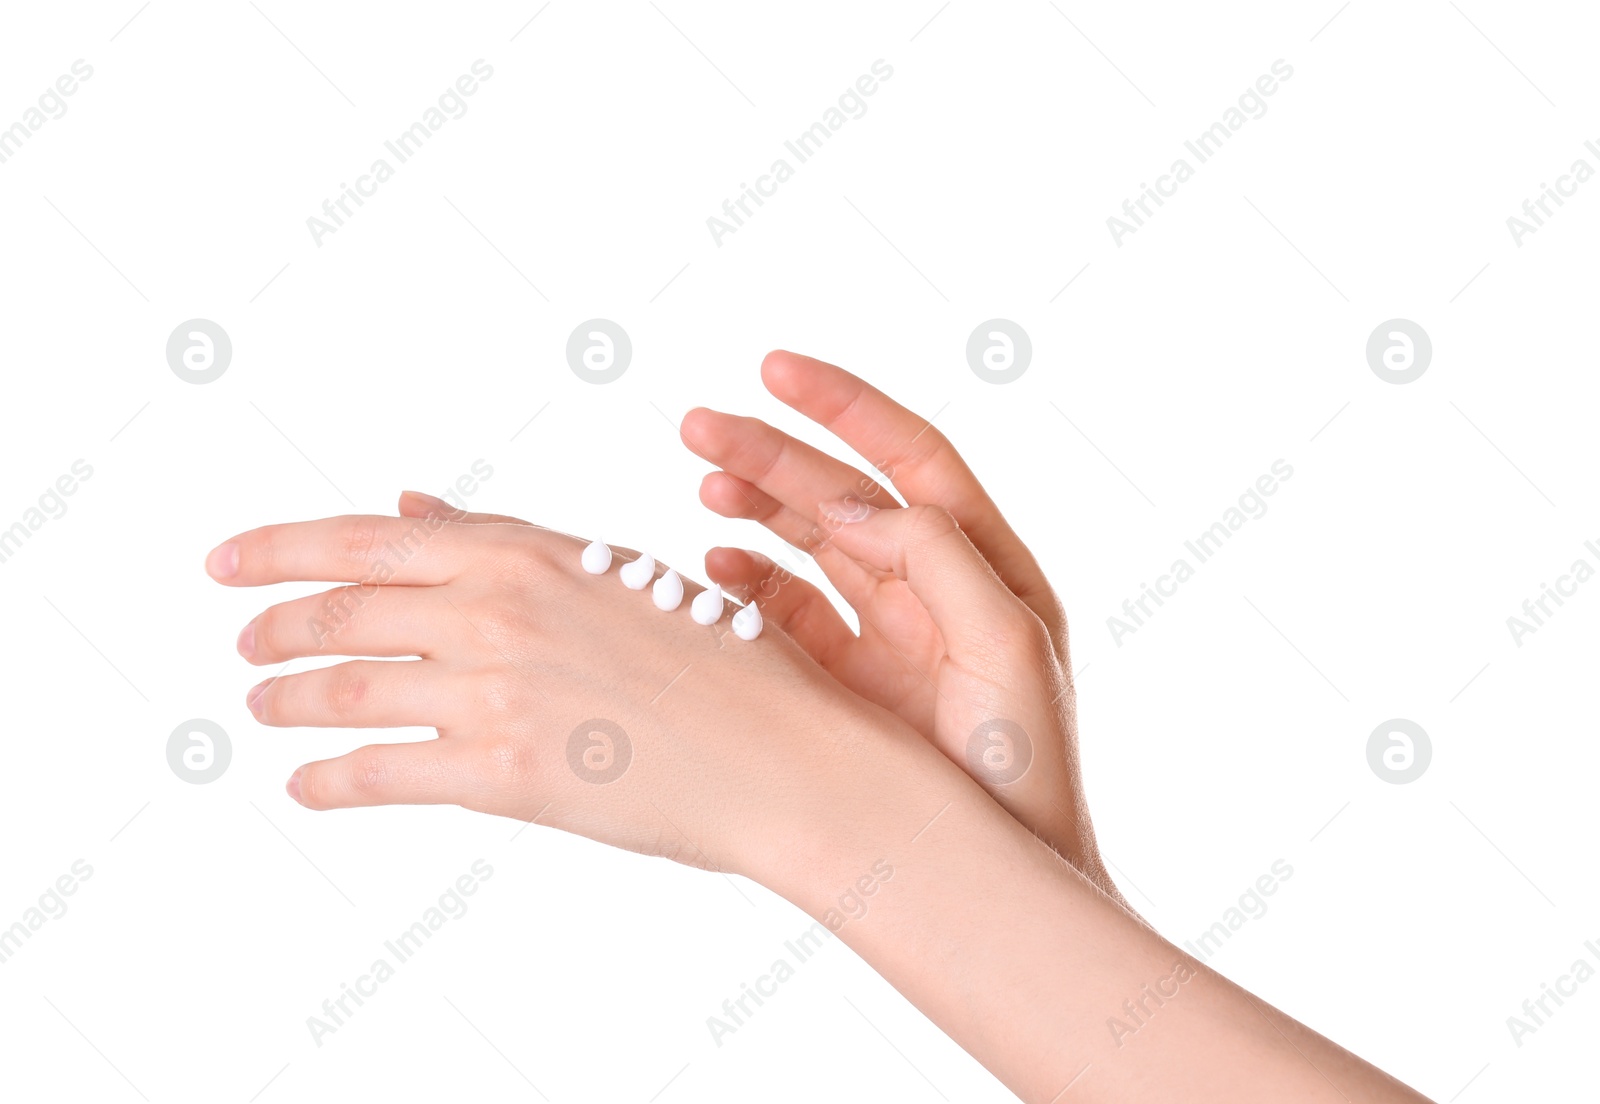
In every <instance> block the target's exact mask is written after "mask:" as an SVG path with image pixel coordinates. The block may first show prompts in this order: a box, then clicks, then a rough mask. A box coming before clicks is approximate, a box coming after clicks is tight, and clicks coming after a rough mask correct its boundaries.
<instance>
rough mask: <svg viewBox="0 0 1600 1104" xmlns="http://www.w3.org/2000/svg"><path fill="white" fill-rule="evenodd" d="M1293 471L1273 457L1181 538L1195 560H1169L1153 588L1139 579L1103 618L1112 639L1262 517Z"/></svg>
mask: <svg viewBox="0 0 1600 1104" xmlns="http://www.w3.org/2000/svg"><path fill="white" fill-rule="evenodd" d="M1293 475H1294V468H1292V467H1291V466H1290V465H1289V462H1288V461H1287V460H1274V461H1273V462H1272V467H1271V468H1270V469H1269V471H1268V472H1266V473H1263V474H1262V475H1261V477H1260V478H1258V479H1257V480H1256V481H1255V483H1254V484H1252V485H1251V486H1250V487H1249V488H1247V489H1246V490H1245V492H1244V493H1243V494H1242V495H1240V496H1239V499H1238V504H1237V505H1234V506H1229V507H1228V508H1227V509H1226V510H1224V511H1223V512H1222V517H1221V519H1220V520H1218V521H1214V522H1212V523H1211V526H1210V528H1208V529H1206V530H1204V531H1202V532H1201V533H1200V534H1199V535H1198V536H1196V537H1195V538H1194V539H1193V540H1187V541H1184V542H1183V547H1184V549H1185V550H1187V551H1188V553H1189V555H1191V556H1193V557H1194V561H1195V562H1194V563H1192V564H1191V563H1190V562H1189V560H1188V558H1187V557H1184V556H1179V557H1178V558H1177V559H1176V560H1174V561H1172V566H1171V567H1170V568H1169V569H1168V571H1167V573H1166V574H1164V575H1160V576H1157V578H1156V582H1155V587H1154V588H1152V587H1151V586H1150V585H1149V584H1147V583H1140V584H1139V596H1138V597H1137V598H1128V599H1125V600H1124V601H1123V603H1122V616H1121V617H1118V616H1116V615H1112V616H1111V617H1108V618H1106V628H1108V629H1110V630H1111V639H1112V640H1114V641H1115V642H1116V645H1117V647H1119V648H1120V647H1122V640H1123V638H1124V637H1127V636H1132V635H1133V634H1134V633H1136V632H1138V631H1139V630H1140V629H1141V628H1143V627H1144V625H1145V623H1146V622H1147V621H1148V620H1149V619H1150V618H1151V617H1153V616H1154V615H1155V610H1154V609H1151V608H1150V604H1151V603H1152V602H1154V603H1155V605H1156V608H1157V609H1159V608H1160V607H1162V606H1164V605H1166V601H1165V599H1167V598H1171V597H1173V596H1174V595H1175V594H1177V593H1178V587H1179V585H1180V584H1182V583H1186V582H1188V581H1189V580H1190V579H1192V578H1194V574H1195V568H1196V566H1197V565H1198V564H1203V563H1205V562H1206V561H1207V560H1209V559H1211V557H1213V556H1215V555H1216V554H1217V553H1218V552H1220V551H1221V550H1222V546H1223V545H1224V544H1226V543H1227V542H1228V541H1230V540H1232V539H1233V535H1234V534H1235V533H1237V532H1238V531H1239V530H1241V529H1243V528H1244V526H1245V523H1246V522H1247V521H1250V520H1252V519H1257V518H1262V517H1265V516H1266V513H1267V501H1266V500H1267V497H1269V496H1271V495H1274V494H1277V493H1278V487H1279V485H1280V484H1282V483H1287V482H1288V481H1289V479H1290V478H1291V477H1292V476H1293Z"/></svg>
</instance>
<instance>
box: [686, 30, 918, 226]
mask: <svg viewBox="0 0 1600 1104" xmlns="http://www.w3.org/2000/svg"><path fill="white" fill-rule="evenodd" d="M893 76H894V66H892V65H890V64H889V63H888V62H887V61H884V60H883V59H882V58H879V59H878V60H876V61H874V62H873V63H872V65H871V71H870V72H868V73H863V74H861V75H860V76H859V77H857V78H856V81H855V83H854V84H853V85H851V86H850V87H849V88H846V89H845V90H844V91H843V92H841V93H840V94H839V99H838V101H837V106H835V107H830V108H828V109H827V110H826V111H824V112H823V113H822V118H821V119H819V120H818V121H817V122H815V123H812V124H811V125H810V126H809V127H807V128H806V129H805V130H802V131H801V132H800V133H799V134H797V135H796V136H795V137H794V138H791V139H789V140H788V141H785V142H784V143H783V148H784V149H785V150H786V151H788V153H789V154H790V155H792V156H793V157H794V164H790V163H789V159H788V157H779V158H778V159H777V160H775V161H773V162H772V165H771V167H770V168H768V169H767V171H766V172H764V173H762V174H761V175H760V176H758V177H756V182H755V184H754V185H750V184H744V183H741V184H740V185H739V194H738V196H737V197H736V198H734V199H725V200H723V201H722V216H721V217H718V216H717V215H712V216H711V217H709V218H707V219H706V229H707V230H710V231H711V241H712V243H713V244H714V245H716V247H717V248H718V249H721V248H722V239H723V238H725V237H727V236H728V235H730V234H735V233H737V232H738V231H739V228H740V227H742V226H743V225H744V224H745V220H746V219H748V218H750V217H751V216H752V215H754V214H755V212H754V211H752V210H751V209H750V204H752V203H754V204H755V205H756V206H757V207H761V206H764V205H765V201H766V200H768V199H771V198H772V197H773V196H775V195H777V194H778V186H779V185H781V184H786V183H788V182H789V180H790V179H791V178H792V177H793V176H794V171H795V165H803V164H805V163H806V162H807V161H809V160H811V158H812V157H813V156H815V155H816V154H817V152H818V151H820V150H821V149H822V147H823V146H824V145H826V144H827V142H828V140H829V139H830V138H832V137H833V136H834V135H835V134H837V133H839V131H840V130H842V129H843V128H844V125H845V123H847V122H849V121H850V120H851V119H859V118H861V117H862V116H863V115H865V114H866V113H867V97H868V96H872V95H874V94H876V93H877V91H878V87H879V83H880V82H882V81H887V80H888V79H889V78H891V77H893Z"/></svg>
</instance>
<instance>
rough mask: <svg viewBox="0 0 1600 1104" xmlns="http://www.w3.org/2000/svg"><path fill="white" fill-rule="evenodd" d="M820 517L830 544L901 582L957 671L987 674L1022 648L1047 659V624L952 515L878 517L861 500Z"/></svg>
mask: <svg viewBox="0 0 1600 1104" xmlns="http://www.w3.org/2000/svg"><path fill="white" fill-rule="evenodd" d="M822 511H823V518H824V521H825V524H826V525H827V526H828V528H829V529H830V530H831V535H830V536H829V538H828V540H829V543H831V544H833V545H834V546H835V547H837V548H838V549H839V550H840V551H841V552H843V553H845V554H846V555H848V556H850V557H851V558H853V559H855V560H857V561H859V562H861V563H863V564H866V565H867V566H868V567H871V568H875V569H876V570H878V571H882V572H886V573H888V574H890V575H893V576H895V577H896V578H899V579H901V580H903V581H904V582H905V584H906V585H907V587H909V588H910V590H911V593H912V594H913V595H914V596H915V597H916V599H917V600H918V601H919V602H921V603H922V606H923V608H924V609H926V610H927V611H928V616H929V617H930V618H932V620H933V623H934V626H935V627H936V628H937V629H938V630H939V633H940V635H941V636H943V637H944V640H945V649H946V651H947V652H948V653H949V655H950V657H951V658H952V659H954V660H956V661H957V662H958V663H961V662H962V661H963V660H969V659H970V660H972V661H973V665H974V666H977V667H984V666H988V665H990V664H993V663H994V662H995V660H997V659H1001V658H1009V656H1010V655H1014V654H1015V652H1014V651H1013V650H1012V649H1014V648H1015V647H1016V645H1017V644H1019V643H1026V644H1029V645H1034V646H1040V647H1042V648H1043V649H1044V651H1045V653H1046V654H1048V653H1049V649H1050V644H1049V633H1048V632H1047V631H1046V629H1045V626H1044V622H1042V621H1040V620H1039V618H1038V617H1037V616H1036V615H1035V614H1034V612H1033V611H1032V610H1030V609H1029V608H1028V607H1027V605H1026V604H1024V603H1023V601H1022V600H1021V599H1020V598H1018V597H1017V596H1016V595H1015V594H1013V593H1012V592H1011V589H1010V588H1009V587H1007V586H1006V584H1005V583H1004V582H1003V581H1002V580H1001V579H1000V577H999V576H998V575H996V574H995V573H994V569H993V568H992V567H990V566H989V562H988V561H987V560H985V559H984V558H983V554H982V553H981V552H979V551H978V549H977V548H976V547H975V546H974V545H973V543H972V541H970V540H968V539H967V535H966V534H965V533H964V532H962V531H961V526H960V525H959V524H957V522H956V520H955V518H954V517H953V516H951V514H950V511H948V510H946V509H944V508H942V507H939V506H926V505H919V506H906V507H904V508H895V509H887V510H880V509H878V508H877V507H875V506H871V505H869V504H867V503H866V502H863V501H861V500H860V499H857V498H850V499H846V500H843V501H839V502H831V503H824V504H823V505H822ZM1002 649H1003V650H1002ZM963 665H965V664H963Z"/></svg>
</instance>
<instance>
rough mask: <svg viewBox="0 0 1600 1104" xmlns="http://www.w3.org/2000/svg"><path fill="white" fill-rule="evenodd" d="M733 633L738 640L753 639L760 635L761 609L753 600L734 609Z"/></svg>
mask: <svg viewBox="0 0 1600 1104" xmlns="http://www.w3.org/2000/svg"><path fill="white" fill-rule="evenodd" d="M733 635H734V636H737V637H738V638H739V639H740V640H754V639H755V638H756V637H758V636H760V635H761V611H760V610H759V609H757V608H756V604H755V602H753V601H752V602H750V603H749V604H748V605H746V606H744V607H742V608H741V609H738V610H736V611H734V614H733Z"/></svg>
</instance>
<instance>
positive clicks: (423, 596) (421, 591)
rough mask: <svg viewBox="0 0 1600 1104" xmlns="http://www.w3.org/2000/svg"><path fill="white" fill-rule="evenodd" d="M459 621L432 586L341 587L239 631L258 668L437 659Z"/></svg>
mask: <svg viewBox="0 0 1600 1104" xmlns="http://www.w3.org/2000/svg"><path fill="white" fill-rule="evenodd" d="M459 620H460V619H459V617H458V616H457V615H456V614H455V613H454V612H453V611H452V610H451V609H450V608H449V606H447V605H446V604H445V602H444V601H443V599H442V598H441V597H440V595H439V594H438V593H437V592H436V591H435V590H434V588H432V587H393V586H389V587H379V586H349V587H337V588H335V589H333V590H330V591H326V592H324V593H322V594H310V595H307V596H306V597H304V598H296V599H294V600H292V601H289V602H280V603H279V604H278V605H275V606H271V607H269V608H268V609H266V610H263V611H262V612H261V613H260V614H259V615H258V616H257V617H256V619H255V620H253V621H251V622H250V623H249V624H248V625H246V626H245V627H244V630H243V631H242V632H240V633H239V645H238V646H239V654H240V655H242V656H244V658H245V659H247V660H249V661H250V662H251V663H254V664H256V665H258V666H260V665H262V664H268V663H283V662H284V661H286V660H290V659H298V658H301V657H303V656H316V655H347V656H390V657H399V656H432V655H437V654H438V653H439V652H440V651H442V650H443V649H444V648H446V647H447V646H448V645H449V643H450V642H451V640H452V639H453V638H454V637H455V635H456V632H455V628H456V624H457V622H458V621H459Z"/></svg>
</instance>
